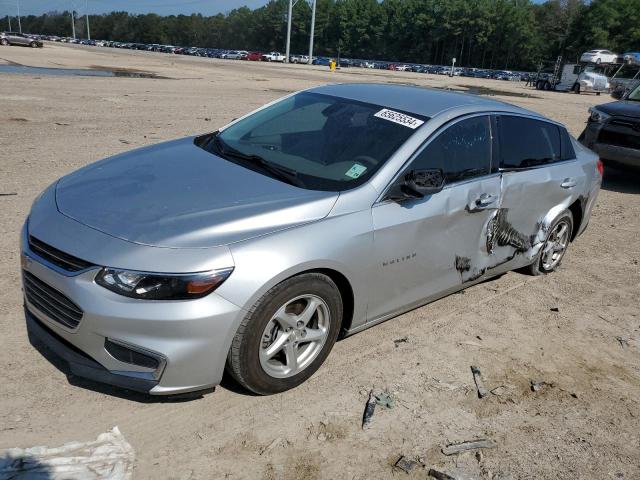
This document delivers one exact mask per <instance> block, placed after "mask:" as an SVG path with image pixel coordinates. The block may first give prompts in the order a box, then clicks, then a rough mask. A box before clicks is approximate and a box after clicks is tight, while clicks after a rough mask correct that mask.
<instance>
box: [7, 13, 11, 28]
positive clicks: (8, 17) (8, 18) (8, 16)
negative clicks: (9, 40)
mask: <svg viewBox="0 0 640 480" xmlns="http://www.w3.org/2000/svg"><path fill="white" fill-rule="evenodd" d="M7 20H9V31H10V32H11V15H7Z"/></svg>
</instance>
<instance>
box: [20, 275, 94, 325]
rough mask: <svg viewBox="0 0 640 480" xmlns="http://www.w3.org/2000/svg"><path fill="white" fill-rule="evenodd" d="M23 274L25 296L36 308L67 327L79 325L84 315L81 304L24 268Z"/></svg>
mask: <svg viewBox="0 0 640 480" xmlns="http://www.w3.org/2000/svg"><path fill="white" fill-rule="evenodd" d="M22 274H23V278H24V293H25V296H26V297H27V300H28V301H29V303H30V304H31V305H32V306H33V307H34V308H36V309H38V311H40V312H41V313H44V314H45V315H46V316H47V317H49V318H50V319H51V320H55V321H56V322H58V323H59V324H61V325H64V326H65V327H69V328H76V327H77V326H78V324H79V323H80V320H82V315H83V312H82V309H81V308H80V307H79V306H77V305H76V304H75V303H73V302H72V301H71V300H69V298H67V296H66V295H64V294H63V293H61V292H59V291H58V290H56V289H55V288H53V287H50V286H49V285H47V284H46V283H44V282H43V281H42V280H40V279H39V278H37V277H36V276H35V275H33V274H31V273H29V272H27V271H24V270H23V271H22Z"/></svg>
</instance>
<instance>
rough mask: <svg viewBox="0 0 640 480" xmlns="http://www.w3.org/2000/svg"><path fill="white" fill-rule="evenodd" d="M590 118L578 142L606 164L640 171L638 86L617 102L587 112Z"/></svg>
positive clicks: (639, 88) (639, 92)
mask: <svg viewBox="0 0 640 480" xmlns="http://www.w3.org/2000/svg"><path fill="white" fill-rule="evenodd" d="M618 95H621V94H620V93H619V94H618ZM618 95H616V96H618ZM589 114H590V115H589V119H588V120H587V127H586V128H585V129H584V132H582V135H580V138H579V139H578V140H579V141H580V142H581V143H582V144H583V145H584V146H586V147H587V148H590V149H591V150H593V151H594V152H596V153H597V154H598V155H600V159H601V160H602V161H603V162H604V163H606V164H611V165H617V166H621V167H631V168H634V169H637V170H640V85H638V86H636V87H635V88H634V89H633V90H631V91H630V92H628V93H627V94H623V95H622V96H621V97H620V100H619V101H617V102H611V103H605V104H603V105H598V106H596V107H592V108H590V109H589Z"/></svg>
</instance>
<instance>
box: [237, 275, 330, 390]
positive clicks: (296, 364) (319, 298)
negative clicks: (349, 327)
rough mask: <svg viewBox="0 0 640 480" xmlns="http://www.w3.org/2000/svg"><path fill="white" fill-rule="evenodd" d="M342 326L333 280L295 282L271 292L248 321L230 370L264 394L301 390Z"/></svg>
mask: <svg viewBox="0 0 640 480" xmlns="http://www.w3.org/2000/svg"><path fill="white" fill-rule="evenodd" d="M341 322H342V298H341V296H340V291H339V290H338V287H337V286H336V285H335V283H334V282H333V281H332V280H331V279H330V278H329V277H327V276H326V275H322V274H319V273H308V274H303V275H299V276H297V277H292V278H290V279H288V280H285V281H284V282H282V283H281V284H279V285H277V286H275V287H274V288H272V289H271V290H269V291H268V292H267V293H266V294H265V295H264V296H263V297H262V298H261V299H260V300H258V301H257V302H256V304H255V305H254V306H253V307H252V308H251V310H250V311H249V313H248V314H247V316H246V317H245V318H244V320H243V321H242V323H241V324H240V327H239V328H238V331H237V333H236V335H235V337H234V339H233V342H232V344H231V349H230V351H229V356H228V358H227V370H228V371H229V372H230V373H231V375H233V377H234V378H235V379H236V380H237V381H238V382H239V383H240V384H241V385H242V386H244V387H245V388H247V389H248V390H251V391H253V392H255V393H258V394H260V395H270V394H273V393H280V392H283V391H285V390H289V389H291V388H294V387H297V386H298V385H300V384H301V383H303V382H304V381H305V380H307V379H308V378H309V377H311V375H313V373H314V372H315V371H316V370H317V369H318V368H319V367H320V365H322V363H323V362H324V361H325V359H326V358H327V356H328V355H329V352H330V351H331V349H332V348H333V345H334V343H335V341H336V338H337V337H338V332H339V331H340V324H341Z"/></svg>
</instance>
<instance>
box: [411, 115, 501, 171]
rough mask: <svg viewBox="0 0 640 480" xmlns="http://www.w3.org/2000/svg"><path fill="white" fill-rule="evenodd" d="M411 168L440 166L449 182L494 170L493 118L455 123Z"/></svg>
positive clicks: (423, 152) (426, 149)
mask: <svg viewBox="0 0 640 480" xmlns="http://www.w3.org/2000/svg"><path fill="white" fill-rule="evenodd" d="M411 168H413V169H430V168H441V169H442V171H443V172H444V175H445V181H446V183H453V182H458V181H460V180H465V179H468V178H473V177H480V176H483V175H488V174H489V172H490V171H491V121H490V118H489V117H488V116H482V117H473V118H468V119H466V120H462V121H460V122H457V123H454V124H453V125H451V126H450V127H448V128H447V129H446V130H445V131H444V132H442V133H440V134H439V135H438V136H437V137H436V138H435V139H434V140H433V141H432V142H431V143H429V144H428V145H427V146H426V147H425V149H424V150H422V152H420V153H419V154H418V156H417V157H416V158H415V160H414V161H413V163H412V165H411Z"/></svg>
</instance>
